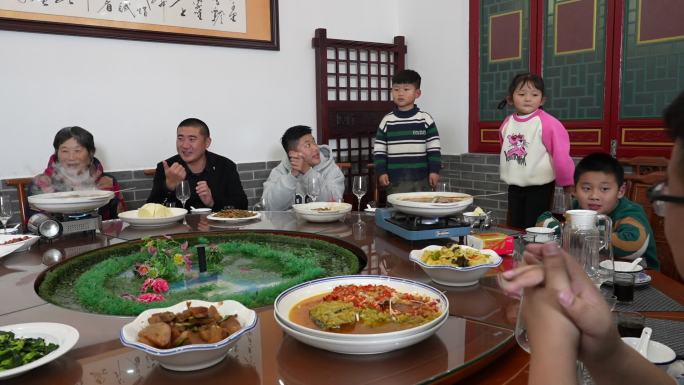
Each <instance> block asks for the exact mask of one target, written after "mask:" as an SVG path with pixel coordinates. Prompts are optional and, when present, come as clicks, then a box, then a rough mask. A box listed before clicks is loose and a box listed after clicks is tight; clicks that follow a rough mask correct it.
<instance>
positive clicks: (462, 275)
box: [409, 245, 502, 286]
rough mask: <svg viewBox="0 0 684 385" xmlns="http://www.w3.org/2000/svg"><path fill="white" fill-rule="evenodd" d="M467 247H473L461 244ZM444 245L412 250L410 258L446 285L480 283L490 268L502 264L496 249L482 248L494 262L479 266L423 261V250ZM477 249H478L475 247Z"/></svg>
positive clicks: (439, 247) (435, 248)
mask: <svg viewBox="0 0 684 385" xmlns="http://www.w3.org/2000/svg"><path fill="white" fill-rule="evenodd" d="M460 247H463V248H466V249H473V248H472V247H470V246H460ZM441 248H442V246H437V245H431V246H427V247H425V248H423V249H420V250H412V251H411V253H410V254H409V259H410V260H412V261H413V262H415V263H417V264H418V265H419V266H420V267H421V268H422V269H423V271H425V274H427V275H428V276H430V279H432V280H433V281H435V282H437V283H439V284H442V285H446V286H470V285H475V284H476V283H478V281H479V280H480V278H482V277H483V276H484V275H485V274H486V273H487V271H489V269H490V268H492V267H496V266H499V265H500V264H501V261H502V259H501V257H500V256H499V254H497V253H496V252H495V251H494V250H489V249H484V250H480V252H482V253H483V254H487V255H489V256H490V258H491V259H492V261H493V262H492V263H485V264H482V265H477V266H468V267H456V266H451V265H428V264H427V263H425V262H423V261H422V260H421V259H420V257H421V256H422V255H423V252H425V251H428V250H439V249H441ZM474 250H476V249H474Z"/></svg>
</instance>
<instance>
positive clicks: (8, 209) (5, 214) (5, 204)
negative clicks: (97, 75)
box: [0, 195, 12, 233]
mask: <svg viewBox="0 0 684 385" xmlns="http://www.w3.org/2000/svg"><path fill="white" fill-rule="evenodd" d="M10 218H12V202H11V201H10V197H9V195H0V222H2V229H3V230H2V232H3V233H7V221H9V220H10Z"/></svg>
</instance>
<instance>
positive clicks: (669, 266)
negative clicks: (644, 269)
mask: <svg viewBox="0 0 684 385" xmlns="http://www.w3.org/2000/svg"><path fill="white" fill-rule="evenodd" d="M666 178H667V174H666V173H665V171H664V170H663V171H654V172H650V173H646V174H641V175H637V174H636V173H635V174H626V175H625V183H626V193H625V195H626V196H627V198H629V199H630V200H632V201H634V202H637V203H639V204H640V205H641V206H643V208H644V211H646V217H647V218H648V221H649V223H650V224H651V229H652V230H653V238H655V242H656V249H657V250H658V259H659V260H660V272H661V273H663V274H665V275H667V276H668V277H670V278H672V279H675V280H678V281H680V282H684V281H683V280H682V277H680V276H679V273H678V272H677V266H676V265H675V263H674V258H673V257H672V251H671V250H670V245H668V243H667V239H665V226H664V224H665V223H664V220H663V218H661V217H659V216H657V215H656V214H655V213H654V212H653V208H652V207H651V202H649V200H648V196H647V193H648V189H649V188H651V186H653V185H655V184H657V183H659V182H662V181H664V180H665V179H666Z"/></svg>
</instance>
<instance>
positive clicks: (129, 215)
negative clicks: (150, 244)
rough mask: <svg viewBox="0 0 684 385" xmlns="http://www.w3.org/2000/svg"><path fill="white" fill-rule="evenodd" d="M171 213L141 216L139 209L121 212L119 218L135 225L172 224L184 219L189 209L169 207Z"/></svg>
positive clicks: (160, 225) (159, 225)
mask: <svg viewBox="0 0 684 385" xmlns="http://www.w3.org/2000/svg"><path fill="white" fill-rule="evenodd" d="M169 210H171V215H170V216H168V217H152V218H150V217H142V218H141V217H139V216H138V210H129V211H124V212H122V213H119V218H120V219H121V220H122V221H124V222H126V223H128V224H130V225H131V226H133V227H162V226H168V225H172V224H174V223H176V222H178V221H179V220H181V219H183V217H184V216H185V214H187V213H188V210H186V209H182V208H180V207H169Z"/></svg>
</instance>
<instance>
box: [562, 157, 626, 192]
mask: <svg viewBox="0 0 684 385" xmlns="http://www.w3.org/2000/svg"><path fill="white" fill-rule="evenodd" d="M590 171H598V172H602V173H605V174H608V175H613V176H615V180H616V181H617V184H618V187H621V186H622V184H623V183H624V182H625V170H624V169H623V168H622V165H621V164H620V162H618V160H617V159H615V158H613V157H612V156H610V154H607V153H605V152H595V153H593V154H589V155H587V156H585V157H584V158H582V160H580V161H579V163H577V166H576V167H575V176H574V179H575V184H577V182H578V181H579V179H580V177H581V176H582V174H584V173H586V172H590Z"/></svg>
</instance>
